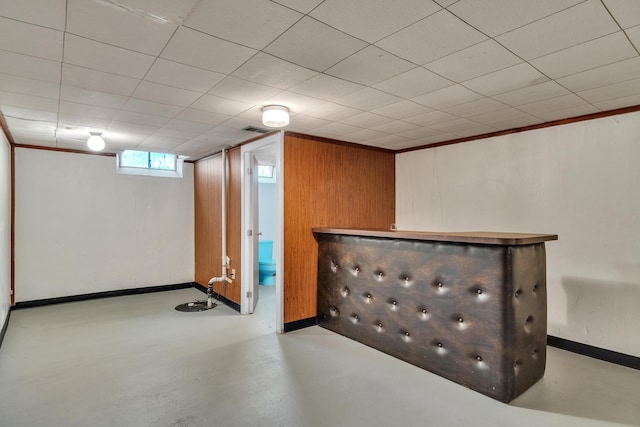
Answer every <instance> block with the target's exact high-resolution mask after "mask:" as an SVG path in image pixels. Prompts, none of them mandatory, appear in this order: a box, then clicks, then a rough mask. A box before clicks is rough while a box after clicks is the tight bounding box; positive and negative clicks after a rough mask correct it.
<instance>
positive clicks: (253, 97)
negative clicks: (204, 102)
mask: <svg viewBox="0 0 640 427" xmlns="http://www.w3.org/2000/svg"><path fill="white" fill-rule="evenodd" d="M279 92H280V89H277V88H273V87H270V86H264V85H261V84H258V83H253V82H248V81H246V80H242V79H239V78H237V77H231V76H229V77H227V78H225V79H224V80H222V81H221V82H220V83H218V84H217V85H216V86H215V87H214V88H213V89H211V90H210V91H209V94H210V95H215V96H220V97H222V98H227V99H233V100H235V101H239V102H243V103H245V104H258V103H260V102H262V101H264V100H265V99H267V98H270V97H272V96H275V95H276V94H278V93H279Z"/></svg>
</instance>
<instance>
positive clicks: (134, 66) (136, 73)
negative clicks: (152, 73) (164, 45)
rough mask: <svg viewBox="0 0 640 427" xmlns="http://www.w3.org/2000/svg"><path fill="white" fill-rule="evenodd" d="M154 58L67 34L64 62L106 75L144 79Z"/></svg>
mask: <svg viewBox="0 0 640 427" xmlns="http://www.w3.org/2000/svg"><path fill="white" fill-rule="evenodd" d="M154 59H155V58H154V57H153V56H151V55H146V54H144V53H138V52H133V51H130V50H126V49H122V48H119V47H115V46H110V45H107V44H104V43H99V42H96V41H93V40H89V39H85V38H82V37H78V36H75V35H73V34H70V33H66V35H65V42H64V62H67V63H70V64H74V65H78V66H80V67H85V68H91V69H93V70H100V71H102V72H106V73H112V74H119V75H122V76H128V77H134V78H138V79H140V78H142V77H143V76H144V75H145V74H146V73H147V71H148V70H149V68H150V67H151V65H152V64H153V61H154Z"/></svg>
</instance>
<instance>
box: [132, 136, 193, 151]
mask: <svg viewBox="0 0 640 427" xmlns="http://www.w3.org/2000/svg"><path fill="white" fill-rule="evenodd" d="M185 142H187V140H186V139H183V138H173V137H167V136H157V135H151V136H150V137H148V138H147V139H145V140H144V141H143V142H142V143H141V144H140V145H139V146H138V148H140V149H144V151H151V152H160V153H166V152H169V151H171V150H174V149H176V148H177V147H179V146H181V145H183V144H184V143H185Z"/></svg>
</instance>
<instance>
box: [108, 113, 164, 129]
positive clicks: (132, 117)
mask: <svg viewBox="0 0 640 427" xmlns="http://www.w3.org/2000/svg"><path fill="white" fill-rule="evenodd" d="M115 120H117V121H120V122H126V123H135V124H138V125H147V126H154V127H156V128H160V127H162V126H164V124H165V123H167V122H168V121H169V118H168V117H160V116H151V115H149V114H142V113H134V112H133V111H124V110H122V111H120V112H119V113H118V114H117V115H116V117H115Z"/></svg>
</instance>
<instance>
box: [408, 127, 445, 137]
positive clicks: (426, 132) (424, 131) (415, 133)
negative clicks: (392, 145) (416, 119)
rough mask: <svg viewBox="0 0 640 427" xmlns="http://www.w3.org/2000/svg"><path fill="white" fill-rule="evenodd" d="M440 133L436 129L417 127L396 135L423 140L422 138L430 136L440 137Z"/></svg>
mask: <svg viewBox="0 0 640 427" xmlns="http://www.w3.org/2000/svg"><path fill="white" fill-rule="evenodd" d="M441 133H442V132H441V131H439V130H436V129H431V128H429V127H425V126H418V127H417V128H416V129H410V130H406V131H404V132H400V133H399V134H398V135H400V136H401V137H403V138H410V139H423V138H429V137H431V136H436V135H440V134H441Z"/></svg>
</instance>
